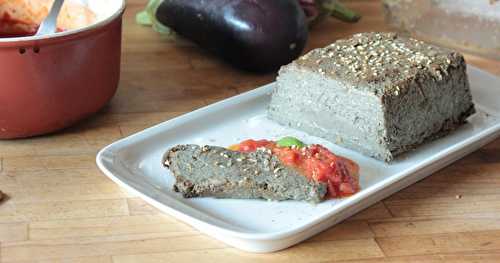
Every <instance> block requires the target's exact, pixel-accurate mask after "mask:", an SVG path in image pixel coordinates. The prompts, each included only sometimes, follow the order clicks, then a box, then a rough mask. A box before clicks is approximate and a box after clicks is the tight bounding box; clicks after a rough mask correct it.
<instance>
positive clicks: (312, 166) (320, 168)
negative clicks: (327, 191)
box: [304, 157, 332, 182]
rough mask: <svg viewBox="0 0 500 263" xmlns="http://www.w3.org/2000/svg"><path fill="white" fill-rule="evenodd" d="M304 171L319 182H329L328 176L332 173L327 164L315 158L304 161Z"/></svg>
mask: <svg viewBox="0 0 500 263" xmlns="http://www.w3.org/2000/svg"><path fill="white" fill-rule="evenodd" d="M304 169H305V172H306V173H307V174H310V175H311V177H312V178H313V179H314V180H315V181H317V182H326V181H328V175H329V174H330V173H331V171H332V169H331V168H330V166H329V165H328V164H327V163H325V162H323V161H321V160H320V159H318V158H314V157H309V158H307V159H306V160H305V161H304Z"/></svg>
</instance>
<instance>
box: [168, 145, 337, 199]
mask: <svg viewBox="0 0 500 263" xmlns="http://www.w3.org/2000/svg"><path fill="white" fill-rule="evenodd" d="M163 163H164V165H165V166H166V167H168V168H169V169H170V171H171V172H172V174H173V175H174V177H175V180H176V181H175V184H174V190H175V191H177V192H181V193H182V195H183V196H184V197H197V196H200V197H202V196H211V197H218V198H239V199H258V198H262V199H267V200H277V201H281V200H302V201H309V202H313V203H317V202H320V201H321V200H322V199H323V198H324V197H325V195H326V192H327V186H326V184H325V183H320V182H315V181H313V180H310V179H308V178H307V177H305V176H303V175H301V174H300V173H299V172H298V171H297V170H295V169H294V168H292V167H289V166H286V165H283V164H282V163H281V162H280V161H279V159H278V158H277V157H276V156H275V155H272V154H271V151H270V150H268V149H265V148H262V149H259V150H257V151H255V152H250V153H244V152H238V151H231V150H228V149H225V148H222V147H217V146H198V145H178V146H175V147H173V148H172V149H170V150H169V151H168V152H167V153H166V154H165V156H164V159H163Z"/></svg>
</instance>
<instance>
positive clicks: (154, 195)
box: [97, 67, 500, 252]
mask: <svg viewBox="0 0 500 263" xmlns="http://www.w3.org/2000/svg"><path fill="white" fill-rule="evenodd" d="M469 78H470V82H471V86H472V93H473V97H474V100H475V103H476V107H477V110H478V113H476V114H475V115H474V116H472V117H471V118H470V119H469V122H468V123H467V124H466V125H464V126H462V127H461V128H460V129H458V130H457V131H455V132H453V133H452V134H450V135H448V136H446V137H444V138H442V139H439V140H436V141H433V142H431V143H427V144H425V145H423V146H421V147H419V148H418V149H417V150H415V151H412V152H410V153H408V154H406V155H404V156H402V157H401V158H399V159H398V160H396V161H395V162H393V163H391V164H386V163H383V162H380V161H377V160H374V159H371V158H368V157H365V156H362V155H360V154H358V153H356V152H353V151H350V150H347V149H344V148H341V147H339V146H336V145H335V144H332V143H330V142H328V141H325V140H322V139H320V138H317V137H312V136H308V135H307V134H305V133H303V132H300V131H297V130H293V129H290V128H287V127H283V126H280V125H278V124H276V123H274V122H272V121H270V120H268V119H266V115H265V113H266V107H267V105H268V103H269V100H270V92H271V90H272V87H273V84H269V85H267V86H264V87H261V88H258V89H255V90H253V91H250V92H247V93H244V94H241V95H238V96H235V97H232V98H229V99H227V100H224V101H221V102H218V103H215V104H213V105H210V106H207V107H204V108H202V109H199V110H196V111H194V112H191V113H188V114H185V115H183V116H180V117H178V118H175V119H172V120H169V121H166V122H164V123H161V124H159V125H157V126H154V127H152V128H149V129H146V130H144V131H141V132H139V133H137V134H135V135H132V136H130V137H127V138H125V139H122V140H120V141H117V142H115V143H113V144H111V145H109V146H107V147H106V148H104V149H103V150H101V151H100V152H99V154H98V155H97V164H98V166H99V168H100V169H101V170H102V171H103V172H104V173H105V174H106V175H107V176H108V177H109V178H111V179H112V180H113V181H115V182H116V183H117V184H119V185H120V186H122V187H124V188H126V189H128V190H130V191H132V192H134V193H136V194H138V195H139V196H140V197H142V198H143V199H144V200H146V201H147V202H148V203H150V204H152V205H153V206H155V207H157V208H158V209H160V210H162V211H164V212H166V213H168V214H171V215H173V216H174V217H176V218H178V219H180V220H182V221H184V222H186V223H188V224H190V225H192V226H193V227H195V228H197V229H199V230H200V231H202V232H204V233H206V234H208V235H210V236H213V237H215V238H217V239H219V240H222V241H223V242H225V243H227V244H229V245H231V246H234V247H237V248H240V249H243V250H246V251H252V252H272V251H276V250H280V249H283V248H286V247H289V246H291V245H294V244H296V243H298V242H300V241H302V240H304V239H307V238H309V237H311V236H313V235H315V234H317V233H318V232H320V231H323V230H325V229H327V228H329V227H331V226H332V225H334V224H336V223H338V222H340V221H342V220H344V219H345V218H347V217H349V216H351V215H353V214H354V213H356V212H358V211H360V210H362V209H364V208H366V207H368V206H370V205H372V204H373V203H375V202H377V201H379V200H381V199H382V198H384V197H387V196H388V195H390V194H392V193H394V192H396V191H398V190H400V189H402V188H404V187H406V186H408V185H410V184H412V183H415V182H416V181H418V180H421V179H422V178H424V177H426V176H428V175H430V174H432V173H433V172H435V171H436V170H438V169H440V168H442V167H444V166H446V165H448V164H450V163H451V162H453V161H455V160H457V159H459V158H461V157H463V156H464V155H466V154H468V153H470V152H472V151H474V150H476V149H478V148H479V147H481V146H482V145H484V144H486V143H488V142H490V141H492V140H493V139H494V138H495V137H496V136H497V135H498V134H499V131H500V102H499V101H500V87H499V86H498V83H500V79H498V78H497V77H495V76H493V75H490V74H488V73H485V72H483V71H481V70H479V69H476V68H473V67H469ZM284 135H292V136H296V137H298V138H300V139H301V140H303V141H305V142H306V143H320V144H323V145H325V146H327V147H328V148H330V149H331V150H333V151H334V152H335V153H337V154H340V155H343V156H346V157H348V158H351V159H353V160H354V161H356V162H357V163H358V164H359V165H360V167H361V171H360V174H361V175H360V183H361V188H362V190H361V191H360V192H359V193H357V194H355V195H354V196H351V197H348V198H344V199H340V200H326V201H324V202H322V203H320V204H317V205H313V204H309V203H305V202H296V201H286V202H268V201H263V200H230V199H214V198H192V199H184V198H182V197H181V196H180V194H178V193H175V192H173V191H172V185H173V182H174V178H173V176H172V175H171V174H170V173H169V171H167V170H166V169H165V168H163V167H162V165H161V158H162V155H163V153H164V152H166V151H167V150H168V149H169V148H170V147H172V146H174V145H177V144H187V143H193V144H200V145H203V144H210V145H220V146H228V145H231V144H235V143H237V142H239V141H241V140H243V139H247V138H256V139H259V138H266V139H276V138H279V137H282V136H284Z"/></svg>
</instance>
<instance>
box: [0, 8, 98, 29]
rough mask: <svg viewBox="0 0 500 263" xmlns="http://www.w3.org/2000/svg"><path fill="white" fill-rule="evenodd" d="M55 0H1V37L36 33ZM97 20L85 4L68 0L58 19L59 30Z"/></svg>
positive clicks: (88, 23) (74, 27) (85, 24)
mask: <svg viewBox="0 0 500 263" xmlns="http://www.w3.org/2000/svg"><path fill="white" fill-rule="evenodd" d="M52 3H53V0H37V1H33V0H0V37H22V36H29V35H33V34H35V32H36V31H37V29H38V26H39V25H40V23H41V22H42V20H43V19H45V17H46V16H47V14H48V12H49V10H50V8H51V6H52ZM95 21H96V14H94V13H93V12H92V11H91V10H90V9H89V8H88V7H86V6H85V5H83V4H81V3H79V2H76V1H66V2H65V4H64V5H63V7H62V9H61V13H60V15H59V17H58V20H57V26H58V29H59V31H64V30H71V29H77V28H81V27H85V26H87V25H90V24H92V23H94V22H95Z"/></svg>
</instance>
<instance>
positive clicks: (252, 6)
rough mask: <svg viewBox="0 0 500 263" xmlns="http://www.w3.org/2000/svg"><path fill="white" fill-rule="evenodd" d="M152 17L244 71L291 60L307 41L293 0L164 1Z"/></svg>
mask: <svg viewBox="0 0 500 263" xmlns="http://www.w3.org/2000/svg"><path fill="white" fill-rule="evenodd" d="M156 18H157V19H158V21H159V22H160V23H162V24H164V25H165V26H168V27H169V28H171V29H172V30H174V31H175V32H176V33H177V34H179V35H181V36H183V37H186V38H188V39H190V40H192V41H193V42H195V43H197V44H198V45H199V46H201V47H203V48H205V49H207V50H209V51H211V52H213V53H215V54H216V55H217V56H219V57H221V58H222V59H224V60H226V61H227V62H229V63H231V64H233V65H235V66H237V67H239V68H242V69H245V70H249V71H255V72H270V71H274V70H276V69H278V68H279V67H280V66H282V65H285V64H288V63H290V62H291V61H293V60H294V59H296V58H297V57H298V56H299V55H300V54H301V53H302V51H303V49H304V46H305V44H306V42H307V36H308V25H307V19H306V16H305V14H304V11H303V10H302V8H301V6H300V4H299V3H298V1H297V0H164V1H163V2H162V4H161V5H160V6H159V7H158V9H157V11H156Z"/></svg>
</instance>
